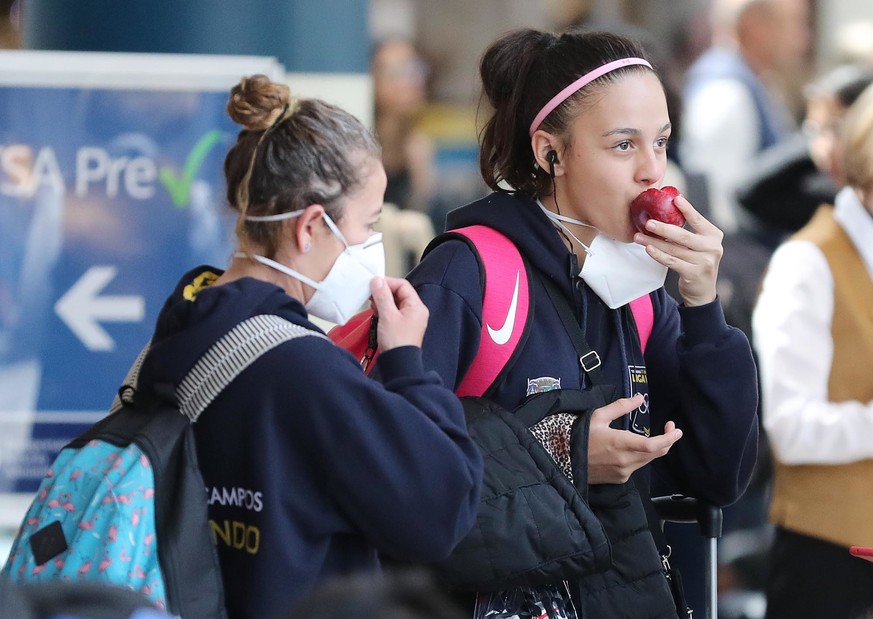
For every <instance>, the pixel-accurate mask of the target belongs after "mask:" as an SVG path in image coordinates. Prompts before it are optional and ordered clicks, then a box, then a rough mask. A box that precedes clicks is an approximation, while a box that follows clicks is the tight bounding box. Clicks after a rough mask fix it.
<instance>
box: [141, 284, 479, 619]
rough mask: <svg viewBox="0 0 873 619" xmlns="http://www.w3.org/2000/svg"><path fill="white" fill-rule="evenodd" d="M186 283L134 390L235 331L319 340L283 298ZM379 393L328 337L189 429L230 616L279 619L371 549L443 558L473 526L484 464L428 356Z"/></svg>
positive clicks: (274, 357) (366, 558)
mask: <svg viewBox="0 0 873 619" xmlns="http://www.w3.org/2000/svg"><path fill="white" fill-rule="evenodd" d="M209 272H213V273H215V274H220V273H221V272H220V271H217V270H215V269H210V268H208V267H200V268H198V269H195V270H193V271H191V272H189V273H188V274H186V275H185V276H184V277H182V279H181V281H180V282H179V284H178V286H177V288H176V290H175V291H174V292H173V294H172V296H171V297H170V298H169V299H168V300H167V302H166V304H165V305H164V308H163V310H162V311H161V314H160V316H159V318H158V321H157V325H156V328H155V333H154V338H153V348H152V352H151V353H150V354H149V356H148V358H147V360H146V362H145V364H144V366H143V368H142V371H141V374H140V379H139V380H140V388H142V389H149V386H150V385H152V384H154V383H158V382H165V381H170V382H172V383H174V384H178V383H179V382H180V381H181V379H182V378H183V376H184V375H185V373H186V372H187V370H188V369H190V367H191V366H192V365H193V364H194V363H195V362H196V361H197V359H198V358H199V357H200V356H201V355H202V354H203V353H204V352H205V351H206V350H207V349H208V348H209V347H210V346H211V345H212V344H213V343H214V342H215V341H216V340H218V339H219V338H220V337H221V336H222V335H223V334H224V333H226V332H227V331H229V330H230V329H231V328H233V327H234V326H235V325H236V324H238V323H239V322H241V321H243V320H245V319H247V318H249V317H251V316H255V315H259V314H275V315H278V316H281V317H283V318H285V319H287V320H289V321H291V322H293V323H296V324H299V325H302V326H305V327H307V328H308V329H312V330H315V331H318V332H319V333H320V332H321V331H320V329H319V328H318V327H317V326H316V325H314V324H312V323H311V322H310V321H309V320H308V319H307V314H306V310H305V309H304V307H303V305H302V304H301V303H299V302H298V301H297V300H295V299H293V298H291V297H289V296H288V295H287V294H285V292H284V291H282V290H281V289H280V288H278V287H276V286H274V285H272V284H268V283H266V282H262V281H258V280H255V279H250V278H245V279H241V280H237V281H234V282H231V283H228V284H225V285H222V286H213V287H208V286H204V285H203V284H204V283H205V282H208V281H210V280H211V279H213V277H212V276H211V275H205V276H204V273H209ZM379 368H380V372H381V374H382V376H383V378H384V381H383V384H380V383H378V382H376V381H374V380H371V379H369V378H367V377H366V376H365V375H364V374H363V372H362V370H361V368H360V366H359V364H358V362H357V360H356V359H355V358H354V357H353V356H352V355H351V354H350V353H348V352H346V351H344V350H342V349H340V348H338V347H337V346H335V345H334V344H333V343H332V342H330V341H329V340H327V339H325V338H322V337H313V336H305V337H300V338H297V339H293V340H291V341H289V342H286V343H284V344H282V345H280V346H278V347H277V348H275V349H273V350H271V351H270V352H268V353H266V354H265V355H263V356H262V357H261V358H260V359H258V360H257V361H256V362H255V363H253V364H252V365H251V366H249V367H248V368H247V369H245V370H244V371H243V372H242V374H240V376H239V377H238V378H237V379H236V380H235V381H234V382H233V383H232V384H231V385H230V386H229V387H228V388H227V389H225V391H224V392H222V393H221V394H220V395H219V396H218V397H217V398H216V399H215V401H214V402H213V403H212V404H211V405H210V406H209V407H208V408H207V409H206V411H205V412H204V413H203V415H202V417H201V418H200V419H199V420H198V422H197V424H196V426H195V436H196V441H197V451H198V455H199V459H200V466H201V469H202V473H203V476H204V481H205V482H206V497H207V499H208V502H209V516H210V522H211V525H212V530H213V533H214V539H215V542H216V545H217V549H218V554H219V559H220V562H221V568H222V575H223V579H224V585H225V593H226V601H227V607H228V612H229V614H230V616H231V617H257V618H258V619H261V618H270V617H274V616H276V615H278V614H281V613H283V612H286V611H287V610H288V609H289V608H291V607H292V606H293V605H294V604H295V603H296V602H297V601H298V600H299V599H300V598H301V597H302V596H304V595H305V594H306V593H308V592H309V591H310V590H311V589H313V587H315V586H316V585H317V584H318V583H319V582H320V581H322V580H324V579H326V578H328V577H330V576H333V575H338V574H343V573H348V572H352V571H357V570H376V569H378V559H377V551H381V552H385V553H387V554H390V555H392V556H396V557H399V558H403V559H406V560H410V561H432V560H436V559H440V558H443V557H445V556H446V555H447V554H448V553H449V552H450V551H451V550H452V548H453V547H454V545H455V544H456V543H457V541H458V540H459V539H460V538H461V537H462V536H463V535H465V534H466V533H467V531H468V530H469V529H470V527H471V526H472V525H473V522H474V519H475V513H476V507H477V504H478V497H479V488H480V485H481V476H482V462H481V457H480V455H479V452H478V450H477V448H476V446H475V444H474V443H473V442H472V441H471V440H470V438H469V436H468V435H467V432H466V426H465V422H464V415H463V411H462V409H461V406H460V403H459V402H458V400H457V398H456V397H455V396H454V395H453V394H452V392H451V391H450V390H448V389H447V388H445V387H444V386H443V384H442V381H441V380H440V379H439V377H438V376H437V374H436V373H434V372H425V371H424V370H423V365H422V359H421V351H420V349H419V348H417V347H411V346H407V347H401V348H396V349H393V350H391V351H388V352H386V353H384V354H382V355H381V356H380V359H379Z"/></svg>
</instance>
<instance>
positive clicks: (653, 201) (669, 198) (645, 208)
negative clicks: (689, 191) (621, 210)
mask: <svg viewBox="0 0 873 619" xmlns="http://www.w3.org/2000/svg"><path fill="white" fill-rule="evenodd" d="M678 195H679V190H678V189H676V188H675V187H671V186H670V185H667V186H666V187H662V188H661V189H654V188H652V189H646V190H645V191H644V192H643V193H641V194H640V195H638V196H637V197H636V198H634V199H633V202H631V204H630V213H631V221H632V222H633V224H634V226H636V228H637V230H639V231H640V232H646V222H647V221H649V219H656V220H657V221H663V222H664V223H666V224H673V225H674V226H684V225H685V216H684V215H682V211H680V210H679V209H678V208H676V205H675V204H673V198H675V197H676V196H678Z"/></svg>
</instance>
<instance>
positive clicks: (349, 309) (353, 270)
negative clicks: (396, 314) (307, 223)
mask: <svg viewBox="0 0 873 619" xmlns="http://www.w3.org/2000/svg"><path fill="white" fill-rule="evenodd" d="M301 212H302V211H293V212H291V213H282V215H285V216H286V217H282V219H285V218H290V217H296V216H299V214H300V213H301ZM272 217H273V218H275V219H278V218H279V217H278V216H275V215H274V216H272ZM324 217H325V221H326V222H327V225H328V227H329V228H330V229H331V231H332V232H333V233H334V234H335V235H336V236H337V238H339V239H340V240H341V241H342V242H343V245H345V250H343V252H342V253H341V254H340V255H339V257H338V258H337V259H336V261H335V262H334V263H333V266H331V268H330V271H329V272H328V274H327V277H325V278H324V279H323V280H322V281H320V282H316V281H315V280H313V279H311V278H309V277H307V276H305V275H303V274H302V273H299V272H298V271H295V270H294V269H292V268H290V267H287V266H285V265H284V264H281V263H279V262H276V261H275V260H271V259H269V258H266V257H264V256H259V255H256V254H245V253H243V252H238V253H236V254H235V256H237V257H246V256H251V257H252V258H254V259H255V260H257V261H258V262H260V263H261V264H263V265H265V266H268V267H270V268H272V269H275V270H277V271H279V272H280V273H284V274H285V275H288V276H290V277H293V278H294V279H296V280H299V281H301V282H303V283H304V284H306V285H307V286H310V287H312V288H314V289H315V293H314V294H313V295H312V296H311V297H310V298H309V301H307V302H306V311H307V312H309V313H310V314H312V315H313V316H316V317H318V318H321V319H322V320H326V321H328V322H332V323H335V324H338V325H344V324H345V323H347V322H348V321H349V319H350V318H351V317H352V316H354V315H355V314H356V313H357V312H358V311H359V310H360V309H361V308H362V307H363V305H364V303H366V301H367V299H369V298H370V280H371V279H373V278H374V277H384V276H385V250H384V247H383V245H382V235H381V234H374V235H372V236H371V237H370V238H369V239H367V240H366V241H365V242H364V243H361V244H359V245H349V244H348V243H347V242H346V239H345V237H344V236H343V234H342V233H341V232H340V231H339V229H338V228H337V227H336V225H335V224H334V223H333V221H332V220H331V219H330V217H328V216H327V214H325V216H324ZM250 219H254V217H251V218H250ZM275 219H273V220H274V221H275Z"/></svg>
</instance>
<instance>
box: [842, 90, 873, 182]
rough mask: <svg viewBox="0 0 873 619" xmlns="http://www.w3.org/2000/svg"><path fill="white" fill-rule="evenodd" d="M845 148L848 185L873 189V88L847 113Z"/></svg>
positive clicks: (864, 93)
mask: <svg viewBox="0 0 873 619" xmlns="http://www.w3.org/2000/svg"><path fill="white" fill-rule="evenodd" d="M843 149H844V166H845V172H846V184H848V185H849V186H851V187H853V188H855V189H859V190H861V191H863V192H868V191H870V190H871V189H873V85H870V86H868V87H867V88H866V89H865V90H864V92H863V93H861V96H860V97H858V100H857V101H855V103H854V104H852V107H850V108H849V111H848V112H847V113H846V119H845V124H844V127H843Z"/></svg>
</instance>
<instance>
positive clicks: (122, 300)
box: [55, 266, 145, 351]
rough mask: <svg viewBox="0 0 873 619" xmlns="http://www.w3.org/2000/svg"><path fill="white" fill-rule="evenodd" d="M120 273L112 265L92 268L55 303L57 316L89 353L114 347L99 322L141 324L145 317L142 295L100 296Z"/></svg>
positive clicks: (112, 341) (113, 342) (113, 341)
mask: <svg viewBox="0 0 873 619" xmlns="http://www.w3.org/2000/svg"><path fill="white" fill-rule="evenodd" d="M117 272H118V269H116V268H115V267H111V266H96V267H91V268H90V269H88V270H87V271H85V274H84V275H83V276H82V277H80V278H79V280H78V281H77V282H76V283H75V284H73V287H72V288H70V289H69V290H68V291H67V292H66V294H64V296H62V297H61V298H60V299H58V302H57V303H55V312H56V313H57V315H58V316H59V317H60V319H61V320H63V321H64V323H66V325H67V326H68V327H69V328H70V331H72V332H73V333H74V334H75V335H76V337H78V338H79V339H80V340H81V341H82V343H83V344H84V345H85V347H86V348H87V349H88V350H99V351H107V350H113V349H114V348H115V340H113V339H112V338H111V337H109V334H108V333H106V331H105V330H104V329H103V327H101V326H100V325H99V324H98V321H101V320H102V321H111V322H139V321H140V320H142V319H143V317H144V316H145V299H143V298H142V297H140V296H126V297H122V296H103V297H101V296H97V295H99V294H100V291H101V290H103V288H105V287H106V284H108V283H109V282H111V281H112V279H113V278H114V277H115V275H116V273H117Z"/></svg>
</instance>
